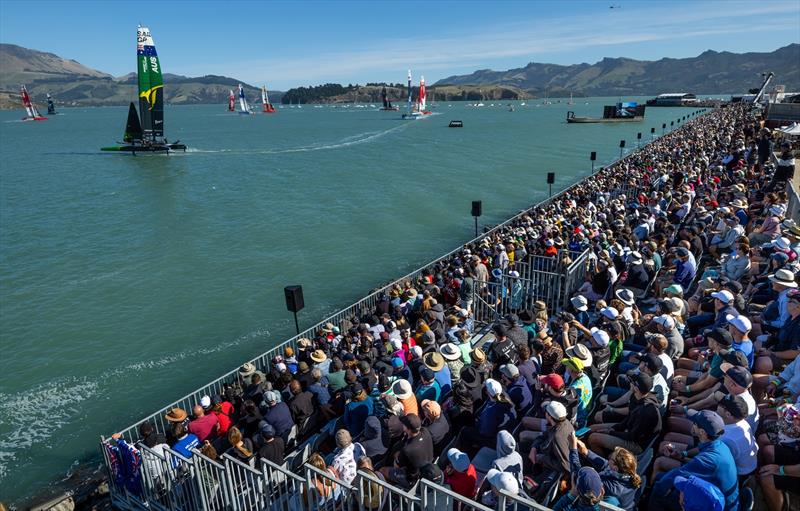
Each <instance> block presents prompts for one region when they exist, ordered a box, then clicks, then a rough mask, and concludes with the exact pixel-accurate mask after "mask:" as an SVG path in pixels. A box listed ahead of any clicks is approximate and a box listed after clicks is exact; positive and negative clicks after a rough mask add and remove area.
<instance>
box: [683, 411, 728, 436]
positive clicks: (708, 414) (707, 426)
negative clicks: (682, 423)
mask: <svg viewBox="0 0 800 511" xmlns="http://www.w3.org/2000/svg"><path fill="white" fill-rule="evenodd" d="M686 417H687V418H688V419H689V420H690V421H692V422H694V424H695V425H696V426H697V427H698V428H700V429H702V430H703V431H705V432H706V433H708V436H710V437H712V438H716V437H718V436H719V435H721V434H722V433H723V432H724V431H725V423H724V422H723V421H722V417H720V416H719V414H718V413H717V412H713V411H711V410H701V411H699V412H698V411H697V410H692V409H691V408H689V409H688V410H687V411H686Z"/></svg>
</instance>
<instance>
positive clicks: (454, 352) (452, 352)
mask: <svg viewBox="0 0 800 511" xmlns="http://www.w3.org/2000/svg"><path fill="white" fill-rule="evenodd" d="M441 352H442V356H443V357H444V358H445V360H458V359H459V358H461V349H460V348H459V347H458V346H456V345H455V344H453V343H452V342H448V343H447V344H445V345H443V346H442V347H441Z"/></svg>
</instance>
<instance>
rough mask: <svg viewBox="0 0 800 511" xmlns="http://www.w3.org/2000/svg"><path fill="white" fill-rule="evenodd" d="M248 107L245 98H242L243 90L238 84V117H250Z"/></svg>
mask: <svg viewBox="0 0 800 511" xmlns="http://www.w3.org/2000/svg"><path fill="white" fill-rule="evenodd" d="M251 113H253V112H251V111H250V105H248V104H247V98H245V97H244V88H243V87H242V84H241V83H240V84H239V115H250V114H251Z"/></svg>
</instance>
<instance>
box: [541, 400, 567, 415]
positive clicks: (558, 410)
mask: <svg viewBox="0 0 800 511" xmlns="http://www.w3.org/2000/svg"><path fill="white" fill-rule="evenodd" d="M545 410H547V413H548V415H550V417H552V418H554V419H565V418H566V417H567V409H566V408H565V407H564V405H563V404H561V403H559V402H558V401H550V402H549V403H547V407H545Z"/></svg>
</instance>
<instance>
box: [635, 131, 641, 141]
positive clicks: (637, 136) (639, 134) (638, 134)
mask: <svg viewBox="0 0 800 511" xmlns="http://www.w3.org/2000/svg"><path fill="white" fill-rule="evenodd" d="M636 138H638V139H639V140H641V139H642V133H641V132H639V133H637V134H636Z"/></svg>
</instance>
